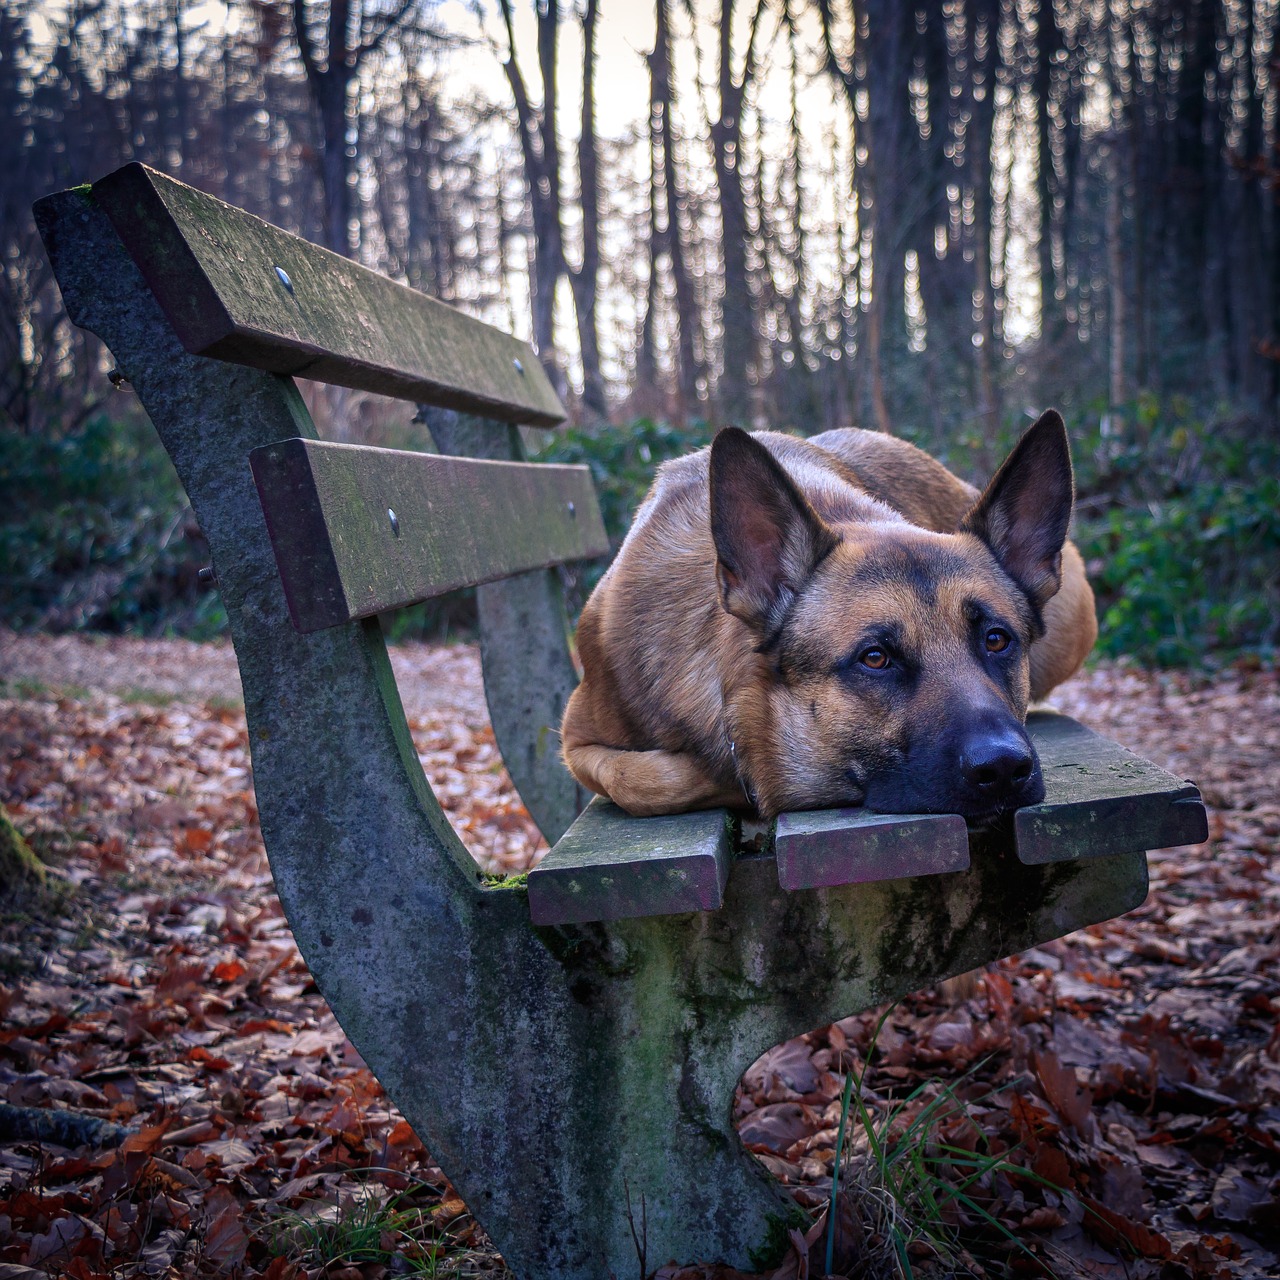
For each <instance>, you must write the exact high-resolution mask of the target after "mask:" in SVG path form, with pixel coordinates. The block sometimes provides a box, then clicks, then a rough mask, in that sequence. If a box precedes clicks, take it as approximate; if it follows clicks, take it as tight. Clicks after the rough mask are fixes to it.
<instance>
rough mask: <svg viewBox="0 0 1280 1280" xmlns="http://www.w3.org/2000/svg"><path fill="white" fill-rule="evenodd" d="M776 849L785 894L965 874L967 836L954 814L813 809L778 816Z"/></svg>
mask: <svg viewBox="0 0 1280 1280" xmlns="http://www.w3.org/2000/svg"><path fill="white" fill-rule="evenodd" d="M774 850H775V852H776V854H777V858H778V883H779V884H780V885H781V886H782V887H783V888H784V889H825V888H832V887H834V886H835V885H841V884H863V883H865V882H867V881H870V880H899V879H902V878H903V877H905V876H934V875H941V874H943V873H945V872H948V871H966V870H968V867H969V832H968V828H967V827H966V825H965V821H964V819H963V818H961V817H959V816H958V815H956V814H953V813H922V814H901V813H873V812H872V811H871V810H869V809H815V810H810V811H806V812H803V813H783V814H779V816H778V824H777V827H776V828H775V833H774Z"/></svg>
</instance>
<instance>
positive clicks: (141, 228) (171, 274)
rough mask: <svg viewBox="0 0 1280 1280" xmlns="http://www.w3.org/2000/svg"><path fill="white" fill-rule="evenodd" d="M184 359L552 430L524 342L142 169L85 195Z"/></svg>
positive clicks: (559, 417)
mask: <svg viewBox="0 0 1280 1280" xmlns="http://www.w3.org/2000/svg"><path fill="white" fill-rule="evenodd" d="M93 194H94V199H95V200H96V201H97V202H98V204H99V205H100V206H101V207H102V208H103V209H104V210H105V211H106V213H107V216H108V217H109V218H110V219H111V224H112V226H113V227H114V228H115V230H116V234H117V235H118V236H119V237H120V239H121V241H122V242H123V243H124V246H125V248H126V249H128V250H129V253H130V255H131V256H132V258H133V260H134V262H136V263H137V265H138V267H139V269H140V270H141V271H142V274H143V277H144V278H145V279H146V281H147V284H148V285H149V286H150V287H151V291H152V293H153V294H154V295H155V297H156V299H157V301H158V302H159V303H160V306H161V308H162V310H163V311H164V313H165V315H166V316H167V317H168V319H169V323H170V324H171V325H172V326H173V329H174V332H175V333H176V334H177V335H178V337H179V339H181V341H182V344H183V346H185V347H186V349H187V350H188V351H190V352H192V353H193V354H196V355H205V356H213V357H215V358H217V359H219V360H234V361H236V362H238V363H240V364H247V365H250V366H252V367H253V368H255V369H267V370H270V371H271V372H272V373H285V374H292V375H294V376H296V377H303V378H313V379H315V380H316V381H319V382H332V383H336V384H337V385H339V386H343V387H355V388H358V389H360V390H363V391H376V392H380V393H381V394H383V395H388V396H399V397H400V398H402V399H405V400H426V401H430V402H431V403H433V404H441V405H449V406H451V407H452V408H456V409H464V410H467V411H468V412H472V413H483V414H486V415H487V416H488V417H490V418H497V419H500V420H501V421H503V422H519V423H524V424H526V425H528V426H535V427H554V426H556V425H558V424H559V423H560V422H562V421H563V420H564V409H563V407H562V406H561V404H560V401H559V400H558V399H557V397H556V394H555V391H554V390H553V389H552V386H551V383H550V381H549V380H548V378H547V375H546V372H545V370H544V369H543V367H542V364H541V362H540V361H539V360H538V358H537V356H535V355H534V353H533V350H532V348H531V347H530V346H529V345H528V343H526V342H521V341H519V340H518V339H516V338H513V337H511V336H510V335H509V334H505V333H502V332H500V331H499V330H497V329H494V328H492V327H490V326H489V325H486V324H483V323H481V322H480V321H479V320H474V319H472V318H471V317H470V316H466V315H463V314H462V312H460V311H455V310H454V309H453V308H452V307H448V306H445V304H444V303H442V302H437V301H436V300H435V299H434V298H428V297H425V296H424V295H423V294H420V293H417V292H415V291H414V290H412V289H409V288H407V287H406V286H404V285H401V284H396V282H395V281H393V280H388V279H387V278H386V277H385V276H380V275H379V274H378V273H377V272H376V271H370V270H369V269H368V268H367V267H362V266H360V265H359V264H358V263H355V262H352V261H351V260H350V259H348V258H343V257H341V256H339V255H338V254H336V253H332V252H330V251H329V250H328V249H322V248H320V247H319V246H318V245H314V244H310V243H308V242H307V241H306V240H303V239H301V238H300V237H298V236H294V235H290V234H289V233H288V232H286V231H281V230H279V229H278V228H277V227H273V226H272V225H271V224H270V223H269V222H264V221H263V220H262V219H261V218H255V217H254V216H253V215H252V214H249V213H245V212H244V211H243V210H241V209H237V208H235V207H234V206H232V205H229V204H224V203H223V202H222V201H221V200H216V199H214V197H213V196H208V195H205V194H204V192H202V191H197V190H195V188H193V187H189V186H187V185H185V184H184V183H181V182H176V181H175V180H174V179H173V178H169V177H166V176H165V175H164V174H162V173H157V172H156V171H155V170H153V169H148V168H147V167H146V166H145V165H141V164H127V165H125V166H124V167H123V168H122V169H117V170H116V171H115V172H114V173H111V174H108V176H107V177H105V178H103V179H101V180H100V181H99V182H96V183H94V185H93Z"/></svg>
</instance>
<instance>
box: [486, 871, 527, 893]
mask: <svg viewBox="0 0 1280 1280" xmlns="http://www.w3.org/2000/svg"><path fill="white" fill-rule="evenodd" d="M480 882H481V884H483V885H484V887H485V888H486V889H525V890H527V889H528V888H529V873H528V872H527V871H521V872H520V873H519V874H518V875H513V876H489V875H487V876H483V877H481V881H480Z"/></svg>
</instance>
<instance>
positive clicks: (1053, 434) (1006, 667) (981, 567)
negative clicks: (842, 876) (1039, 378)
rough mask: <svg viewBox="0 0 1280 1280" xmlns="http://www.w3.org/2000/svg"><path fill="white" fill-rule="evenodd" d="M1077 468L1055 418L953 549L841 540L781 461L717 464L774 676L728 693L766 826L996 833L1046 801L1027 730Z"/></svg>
mask: <svg viewBox="0 0 1280 1280" xmlns="http://www.w3.org/2000/svg"><path fill="white" fill-rule="evenodd" d="M1072 501H1073V485H1072V475H1071V458H1070V453H1069V450H1068V446H1067V436H1066V430H1065V428H1064V426H1063V422H1062V419H1061V417H1060V416H1059V415H1058V414H1057V413H1056V412H1053V411H1052V410H1051V411H1049V412H1048V413H1046V414H1044V416H1043V417H1041V418H1040V420H1039V421H1038V422H1037V423H1036V424H1035V426H1033V427H1032V428H1031V429H1030V430H1029V431H1028V432H1027V433H1026V434H1025V435H1024V436H1023V437H1022V439H1021V440H1020V441H1019V443H1018V444H1017V446H1016V447H1015V448H1014V450H1013V452H1012V453H1011V454H1010V455H1009V457H1008V458H1007V459H1006V460H1005V462H1004V464H1003V465H1002V466H1001V467H1000V469H999V471H998V472H997V473H996V475H995V478H994V479H993V480H992V481H991V483H990V484H989V485H988V486H987V489H986V492H985V493H983V495H982V497H981V498H980V499H979V501H978V502H977V504H976V505H975V506H974V507H973V509H972V510H971V511H970V512H969V513H968V515H966V516H965V517H964V519H963V521H962V522H961V524H960V526H959V528H958V529H957V530H956V531H955V532H954V533H934V532H930V531H928V530H925V529H921V528H918V527H917V526H915V525H912V524H909V523H906V522H905V521H884V520H877V521H866V520H855V521H849V522H847V523H839V524H827V523H825V522H824V521H823V520H822V519H821V518H820V517H819V516H818V515H817V513H816V512H815V511H814V509H813V507H812V506H811V505H810V504H809V502H808V501H806V499H805V497H804V496H803V494H801V493H800V491H799V490H798V489H797V487H796V485H795V484H794V483H793V481H792V480H791V478H790V477H789V476H788V475H787V473H786V472H785V471H784V470H783V469H782V467H781V466H780V465H779V464H778V462H777V461H776V459H775V458H774V457H773V455H772V454H771V453H770V452H769V451H768V450H767V449H766V448H765V447H764V446H763V445H761V444H760V443H759V442H758V441H756V440H753V439H752V438H751V437H750V436H749V435H747V434H746V432H743V431H738V430H735V429H728V430H725V431H722V432H720V434H719V435H718V436H717V437H716V440H715V443H714V444H713V446H712V451H711V529H712V536H713V538H714V541H715V546H716V555H717V563H716V575H717V579H718V583H719V591H720V600H721V604H722V605H723V607H724V608H725V609H726V610H728V612H729V613H731V614H733V615H734V616H735V617H737V618H739V619H740V620H741V621H742V622H743V623H745V624H746V626H747V627H748V628H749V629H750V631H751V632H752V635H753V639H754V641H755V649H756V655H757V666H756V668H755V669H754V670H753V671H751V672H750V673H744V675H743V678H742V679H741V680H739V681H737V682H736V683H734V684H733V685H732V686H731V687H730V688H729V689H727V695H728V715H729V721H730V724H731V726H732V733H733V735H734V738H735V739H736V742H735V747H736V750H737V752H738V753H739V755H740V757H741V759H742V762H743V765H744V769H745V772H746V775H747V781H748V782H749V783H750V784H751V786H752V787H753V789H754V791H755V794H756V799H757V802H758V804H759V807H760V809H761V811H762V812H763V813H765V814H774V813H777V812H780V811H781V810H783V809H787V808H804V807H813V806H814V805H824V806H826V805H832V806H834V805H846V804H860V803H861V804H866V805H867V806H868V807H870V808H874V809H879V810H881V811H884V812H889V813H959V814H963V815H964V816H966V817H968V818H972V819H983V818H987V817H990V816H994V815H995V814H997V813H999V812H1001V811H1003V810H1007V809H1013V808H1017V807H1019V806H1021V805H1027V804H1035V803H1037V802H1039V801H1040V800H1041V799H1043V797H1044V782H1043V780H1042V778H1041V776H1040V765H1039V761H1038V760H1037V758H1036V754H1035V750H1034V748H1033V747H1032V745H1031V742H1030V740H1029V739H1028V737H1027V734H1026V731H1025V729H1024V727H1023V724H1024V721H1025V718H1026V711H1027V701H1028V697H1029V693H1030V674H1029V651H1030V647H1031V643H1032V641H1034V640H1035V639H1036V638H1037V637H1038V636H1040V635H1041V634H1043V630H1044V624H1043V621H1042V610H1043V608H1044V606H1045V604H1046V603H1047V602H1048V601H1049V600H1050V599H1051V598H1052V597H1053V595H1054V594H1055V593H1056V592H1057V590H1058V587H1059V584H1060V581H1061V566H1062V547H1063V543H1064V541H1065V540H1066V535H1067V525H1068V523H1069V520H1070V517H1071V506H1072Z"/></svg>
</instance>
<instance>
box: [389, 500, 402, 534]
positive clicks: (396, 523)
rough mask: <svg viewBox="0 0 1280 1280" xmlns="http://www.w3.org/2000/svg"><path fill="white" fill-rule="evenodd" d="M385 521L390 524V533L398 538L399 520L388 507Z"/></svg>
mask: <svg viewBox="0 0 1280 1280" xmlns="http://www.w3.org/2000/svg"><path fill="white" fill-rule="evenodd" d="M387 519H388V520H389V521H390V522H391V532H392V533H394V534H395V536H396V537H397V538H398V537H399V536H400V518H399V517H398V516H397V515H396V513H395V512H394V511H392V510H391V508H390V507H388V508H387Z"/></svg>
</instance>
